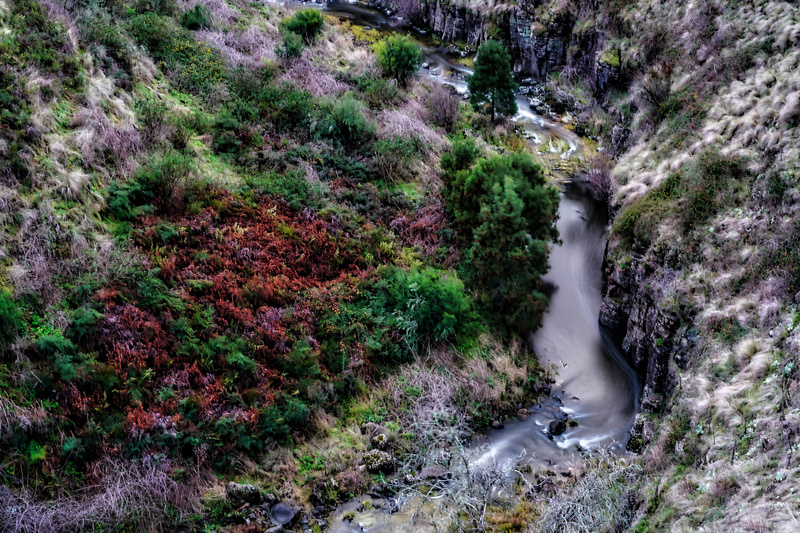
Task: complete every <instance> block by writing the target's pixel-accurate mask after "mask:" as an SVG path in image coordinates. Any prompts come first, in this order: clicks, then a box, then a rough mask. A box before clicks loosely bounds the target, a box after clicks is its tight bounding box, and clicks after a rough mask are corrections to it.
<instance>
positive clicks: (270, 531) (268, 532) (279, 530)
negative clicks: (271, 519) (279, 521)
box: [264, 525, 283, 533]
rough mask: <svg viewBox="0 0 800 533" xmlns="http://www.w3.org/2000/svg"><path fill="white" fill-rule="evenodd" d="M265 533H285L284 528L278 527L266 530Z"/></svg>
mask: <svg viewBox="0 0 800 533" xmlns="http://www.w3.org/2000/svg"><path fill="white" fill-rule="evenodd" d="M264 533H283V526H281V525H277V526H275V527H271V528H269V529H266V530H264Z"/></svg>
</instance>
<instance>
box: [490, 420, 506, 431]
mask: <svg viewBox="0 0 800 533" xmlns="http://www.w3.org/2000/svg"><path fill="white" fill-rule="evenodd" d="M504 427H505V426H504V425H503V423H502V422H500V421H499V420H492V429H503V428H504Z"/></svg>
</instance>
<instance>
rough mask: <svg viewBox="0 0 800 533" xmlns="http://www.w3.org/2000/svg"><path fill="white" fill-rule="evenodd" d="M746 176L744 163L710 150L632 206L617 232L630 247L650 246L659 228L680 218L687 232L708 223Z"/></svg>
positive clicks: (621, 216)
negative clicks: (663, 222)
mask: <svg viewBox="0 0 800 533" xmlns="http://www.w3.org/2000/svg"><path fill="white" fill-rule="evenodd" d="M745 175H746V171H745V168H744V166H743V164H742V163H741V161H739V160H738V159H734V158H729V157H725V156H723V155H721V154H720V153H719V152H717V151H714V150H706V151H704V152H702V153H701V154H700V155H698V156H697V157H696V158H695V159H694V160H692V161H691V162H690V163H689V164H687V165H685V166H684V167H683V169H681V171H680V172H679V173H675V174H671V175H670V176H669V177H668V178H667V179H666V180H664V182H663V183H662V184H661V185H659V186H658V187H656V188H654V189H652V190H650V191H649V192H648V193H647V194H646V195H645V196H643V197H642V198H639V199H638V200H635V201H634V202H631V203H630V204H628V205H627V206H625V208H624V209H622V211H621V212H620V213H619V215H617V218H616V220H615V221H614V231H615V232H616V233H617V234H619V235H621V236H622V237H623V238H624V239H625V240H626V241H627V242H628V243H629V244H634V243H640V244H642V245H645V246H646V245H648V244H649V243H651V242H652V241H653V240H654V239H655V237H656V236H657V234H656V230H657V228H658V224H660V223H661V222H662V221H663V220H664V219H666V218H668V217H670V216H677V217H678V219H679V221H680V223H681V226H682V228H683V230H684V231H690V230H692V229H693V228H694V227H696V226H698V225H700V224H703V223H705V222H706V221H707V220H708V219H709V218H710V217H711V216H713V215H715V214H716V213H717V212H718V211H719V209H720V208H721V207H722V206H724V205H725V204H726V202H727V200H728V193H729V191H730V189H731V188H732V186H733V185H734V184H735V183H736V182H738V181H740V180H741V179H742V178H743V177H744V176H745Z"/></svg>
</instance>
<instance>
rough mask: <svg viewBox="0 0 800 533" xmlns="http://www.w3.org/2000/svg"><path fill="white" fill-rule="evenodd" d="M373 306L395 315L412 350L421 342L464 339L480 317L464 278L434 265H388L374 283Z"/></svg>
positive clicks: (397, 325)
mask: <svg viewBox="0 0 800 533" xmlns="http://www.w3.org/2000/svg"><path fill="white" fill-rule="evenodd" d="M371 306H372V307H373V309H375V310H378V311H379V312H382V314H384V315H391V316H393V317H394V320H393V322H394V325H395V327H396V328H397V329H399V330H401V331H402V332H403V340H404V342H405V344H406V346H407V347H408V349H409V350H410V351H411V352H415V351H416V350H417V348H418V346H419V345H420V344H435V343H438V342H440V341H444V340H456V339H458V338H459V337H461V340H462V341H464V340H466V339H465V337H468V336H470V335H471V334H472V332H473V330H472V328H473V325H474V322H475V320H476V316H475V315H474V314H473V312H472V310H471V306H470V302H469V299H468V298H467V296H466V294H465V292H464V284H463V283H462V282H461V280H459V279H458V278H457V277H456V276H455V275H452V274H447V273H443V272H441V271H437V270H434V269H424V270H421V271H416V270H415V271H411V272H406V271H405V270H401V269H395V268H392V269H388V270H387V271H386V272H385V274H384V275H383V276H382V279H381V280H380V281H379V282H378V283H377V284H376V285H375V287H374V296H373V299H372V302H371Z"/></svg>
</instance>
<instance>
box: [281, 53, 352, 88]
mask: <svg viewBox="0 0 800 533" xmlns="http://www.w3.org/2000/svg"><path fill="white" fill-rule="evenodd" d="M307 56H308V54H304V55H303V57H299V58H296V59H288V60H286V63H285V64H286V69H285V72H284V73H283V75H282V76H281V77H280V80H279V81H282V82H290V83H293V84H294V85H296V86H298V87H300V88H302V89H305V90H307V91H308V92H310V93H311V94H312V95H314V96H315V97H317V98H322V97H326V96H328V97H335V96H340V95H342V94H344V93H345V92H346V91H347V90H348V89H349V86H348V85H347V84H346V83H343V82H341V81H339V80H337V79H336V77H335V76H334V75H333V74H331V73H330V72H329V71H328V70H326V69H323V68H320V67H317V66H315V65H314V64H312V62H311V60H310V59H309V58H308V57H307Z"/></svg>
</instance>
